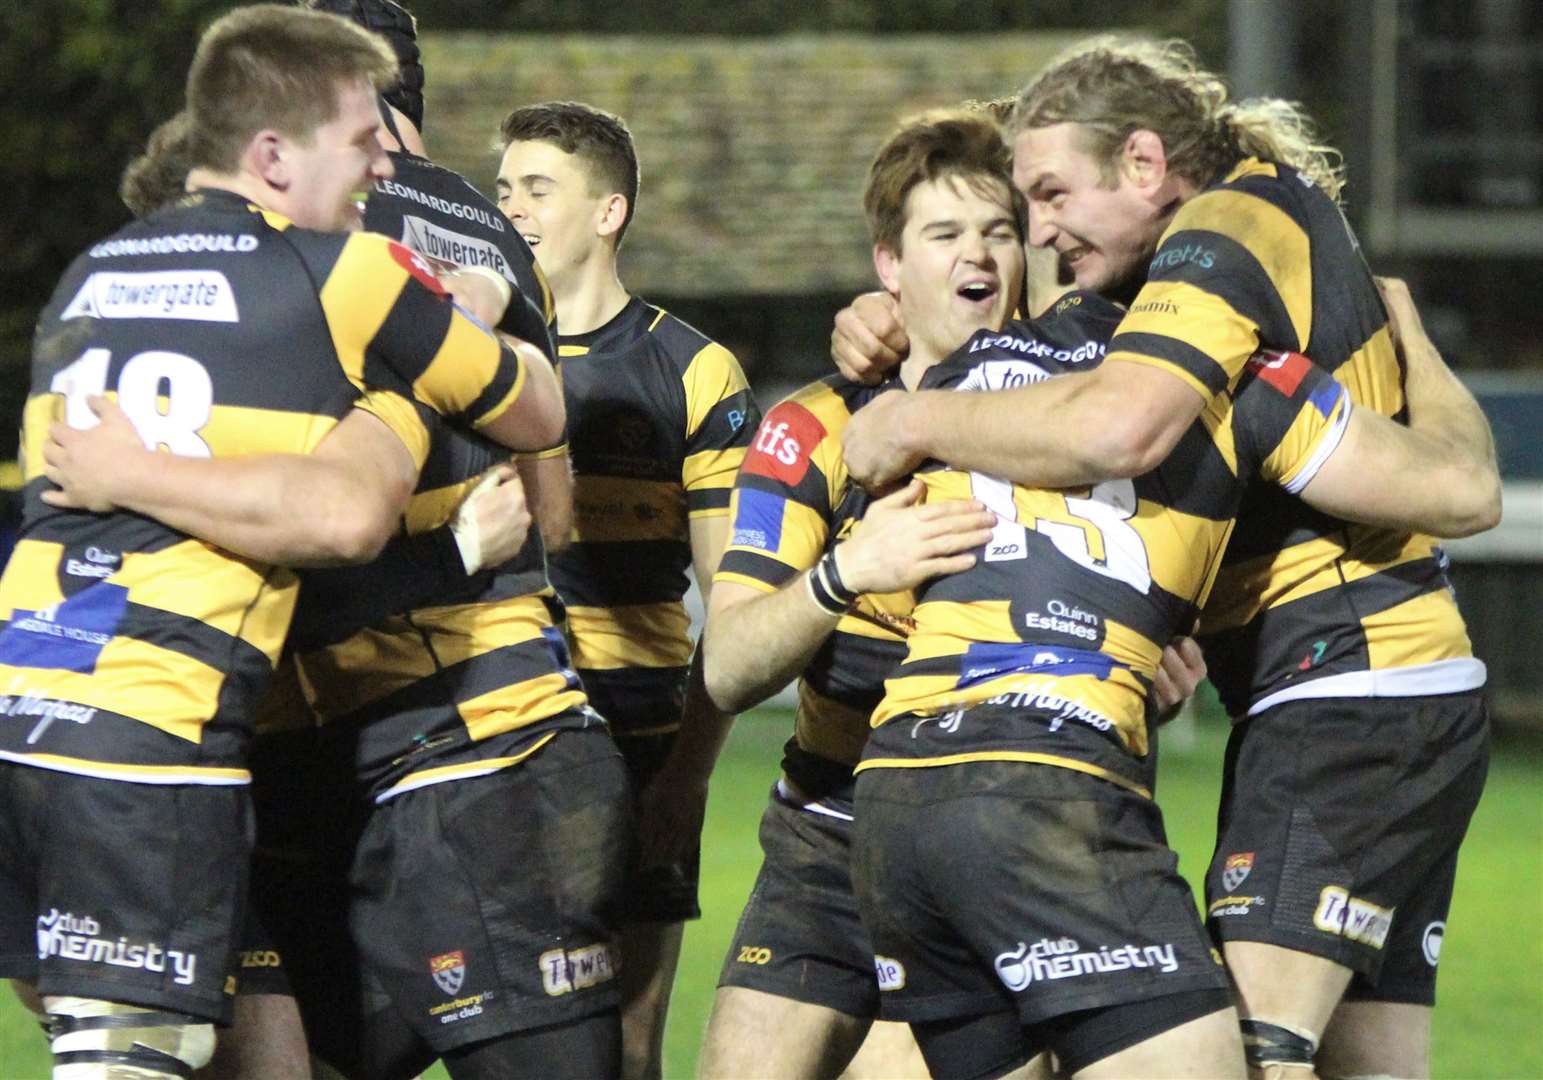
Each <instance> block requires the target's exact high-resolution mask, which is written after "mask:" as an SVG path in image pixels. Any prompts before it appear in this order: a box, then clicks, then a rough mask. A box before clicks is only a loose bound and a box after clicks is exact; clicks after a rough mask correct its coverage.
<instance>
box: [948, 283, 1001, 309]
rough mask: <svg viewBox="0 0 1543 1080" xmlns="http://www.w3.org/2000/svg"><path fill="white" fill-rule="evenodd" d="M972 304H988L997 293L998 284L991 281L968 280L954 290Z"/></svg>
mask: <svg viewBox="0 0 1543 1080" xmlns="http://www.w3.org/2000/svg"><path fill="white" fill-rule="evenodd" d="M954 291H955V292H956V293H957V294H958V295H959V296H961V297H963V298H964V299H965V300H968V301H969V302H970V303H972V304H988V303H990V302H991V301H992V300H993V299H994V298H995V297H996V294H997V286H996V284H995V283H994V282H990V281H967V282H965V283H964V284H963V285H961V286H959V288H957V289H956V290H954Z"/></svg>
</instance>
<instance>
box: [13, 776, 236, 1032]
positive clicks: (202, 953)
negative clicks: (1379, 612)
mask: <svg viewBox="0 0 1543 1080" xmlns="http://www.w3.org/2000/svg"><path fill="white" fill-rule="evenodd" d="M27 771H28V772H35V773H39V774H41V775H40V776H38V777H35V778H28V780H29V782H32V783H35V784H37V785H38V787H39V789H40V790H39V794H40V801H42V802H44V803H46V806H47V808H48V809H47V820H48V830H47V833H46V835H44V836H42V837H39V838H37V840H36V841H35V842H34V850H35V852H36V858H35V862H34V866H35V869H34V877H33V881H34V883H35V886H34V887H35V911H34V918H35V920H36V939H35V943H36V948H37V954H36V955H37V958H38V959H37V963H38V979H37V986H38V990H39V991H40V992H41V993H42V994H44V995H45V996H49V995H56V996H58V995H62V996H75V997H83V998H94V999H99V1000H104V1001H115V1002H122V1003H124V1004H129V1005H138V1006H142V1007H145V1008H161V1009H167V1010H171V1011H174V1012H179V1013H185V1014H187V1015H189V1016H193V1017H197V1018H199V1019H202V1020H215V1021H223V1020H224V1019H225V1018H226V1016H227V1015H228V1012H229V1008H230V995H229V993H228V990H229V987H228V985H227V983H228V977H229V974H230V972H231V966H232V960H233V954H234V951H235V945H236V936H237V933H238V929H239V920H240V912H241V905H242V903H243V901H244V899H245V896H246V882H247V871H248V861H249V859H250V855H251V841H252V837H251V831H252V817H251V805H250V800H249V798H248V793H247V791H246V789H245V788H244V787H236V786H230V787H226V786H204V785H197V784H188V785H167V786H162V785H151V784H132V783H123V782H120V781H113V780H97V779H93V778H89V777H82V776H75V775H72V774H69V773H62V772H61V773H53V772H48V771H47V770H42V769H28V770H27Z"/></svg>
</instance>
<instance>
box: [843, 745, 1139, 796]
mask: <svg viewBox="0 0 1543 1080" xmlns="http://www.w3.org/2000/svg"><path fill="white" fill-rule="evenodd" d="M976 761H1022V762H1026V763H1028V764H1030V765H1054V766H1056V767H1057V768H1061V769H1070V770H1072V771H1073V772H1080V773H1086V774H1087V775H1089V776H1096V777H1098V778H1099V779H1100V780H1107V781H1109V782H1110V783H1111V784H1114V785H1116V786H1117V787H1122V788H1124V789H1125V790H1126V791H1134V792H1135V793H1136V794H1137V795H1140V796H1141V797H1142V798H1144V799H1150V798H1151V797H1152V793H1151V791H1149V790H1147V789H1146V788H1145V787H1143V786H1142V785H1140V784H1137V783H1135V782H1134V781H1131V780H1127V779H1125V777H1123V776H1120V775H1119V774H1117V773H1112V772H1110V771H1109V770H1108V769H1101V768H1099V767H1098V766H1097V765H1089V764H1088V763H1087V762H1085V761H1078V760H1077V759H1076V758H1067V757H1058V756H1057V755H1055V754H1036V753H1033V752H1031V751H1028V750H979V751H975V752H974V753H968V754H949V755H948V756H946V757H935V758H869V759H868V760H867V761H863V762H860V763H859V764H858V766H857V768H855V769H854V770H852V771H853V772H866V771H867V770H869V769H933V768H937V767H938V766H941V765H968V764H970V763H971V762H976Z"/></svg>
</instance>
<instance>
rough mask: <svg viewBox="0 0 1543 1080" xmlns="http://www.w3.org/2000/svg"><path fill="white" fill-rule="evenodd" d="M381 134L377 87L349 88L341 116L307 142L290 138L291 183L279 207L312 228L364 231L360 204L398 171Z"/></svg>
mask: <svg viewBox="0 0 1543 1080" xmlns="http://www.w3.org/2000/svg"><path fill="white" fill-rule="evenodd" d="M380 132H381V120H380V109H379V106H378V105H377V104H376V100H375V91H374V89H373V88H372V87H371V86H370V84H369V83H368V82H366V81H364V80H362V79H361V80H358V81H356V82H352V83H349V84H347V85H346V86H344V87H343V88H342V90H341V91H340V92H339V94H338V112H337V115H336V116H334V117H333V118H332V119H331V120H328V121H327V122H326V123H325V124H322V125H321V126H320V127H318V128H316V129H315V130H314V131H312V132H311V137H310V138H309V139H308V140H298V139H288V140H285V145H284V150H283V154H284V159H285V162H284V163H285V168H286V176H287V178H288V184H287V187H286V188H285V190H284V191H283V195H282V201H281V202H279V205H275V206H274V209H275V210H278V211H279V212H280V213H282V214H283V215H284V216H285V217H287V218H289V219H290V220H291V221H293V222H294V223H295V224H296V225H299V226H301V227H303V228H307V229H325V230H328V231H344V230H357V229H359V228H360V227H361V226H362V224H363V222H362V219H361V215H360V203H361V202H362V200H363V199H365V198H367V197H368V195H369V191H370V189H371V188H372V187H373V186H374V184H375V181H376V180H379V179H384V178H387V177H389V176H391V174H392V171H393V169H392V165H391V159H390V158H389V157H387V156H386V151H385V150H384V149H383V148H382V147H381V144H380ZM276 201H277V200H276Z"/></svg>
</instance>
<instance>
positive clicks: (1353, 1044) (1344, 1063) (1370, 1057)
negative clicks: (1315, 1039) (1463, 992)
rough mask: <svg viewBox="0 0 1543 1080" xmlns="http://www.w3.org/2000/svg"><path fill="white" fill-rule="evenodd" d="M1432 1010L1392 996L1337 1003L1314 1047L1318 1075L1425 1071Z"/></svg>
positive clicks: (1414, 1077)
mask: <svg viewBox="0 0 1543 1080" xmlns="http://www.w3.org/2000/svg"><path fill="white" fill-rule="evenodd" d="M1431 1011H1432V1010H1431V1007H1430V1006H1429V1005H1409V1004H1400V1003H1396V1002H1391V1001H1342V1002H1340V1005H1339V1008H1337V1009H1335V1010H1334V1015H1333V1016H1332V1017H1331V1018H1330V1019H1329V1026H1328V1028H1327V1029H1325V1031H1324V1033H1323V1039H1322V1041H1321V1042H1320V1044H1319V1047H1318V1056H1317V1058H1316V1059H1315V1060H1316V1063H1317V1066H1318V1071H1319V1074H1320V1075H1322V1076H1325V1077H1341V1076H1346V1077H1348V1076H1398V1077H1404V1078H1406V1080H1420V1078H1423V1077H1427V1076H1429V1075H1430V1023H1431Z"/></svg>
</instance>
